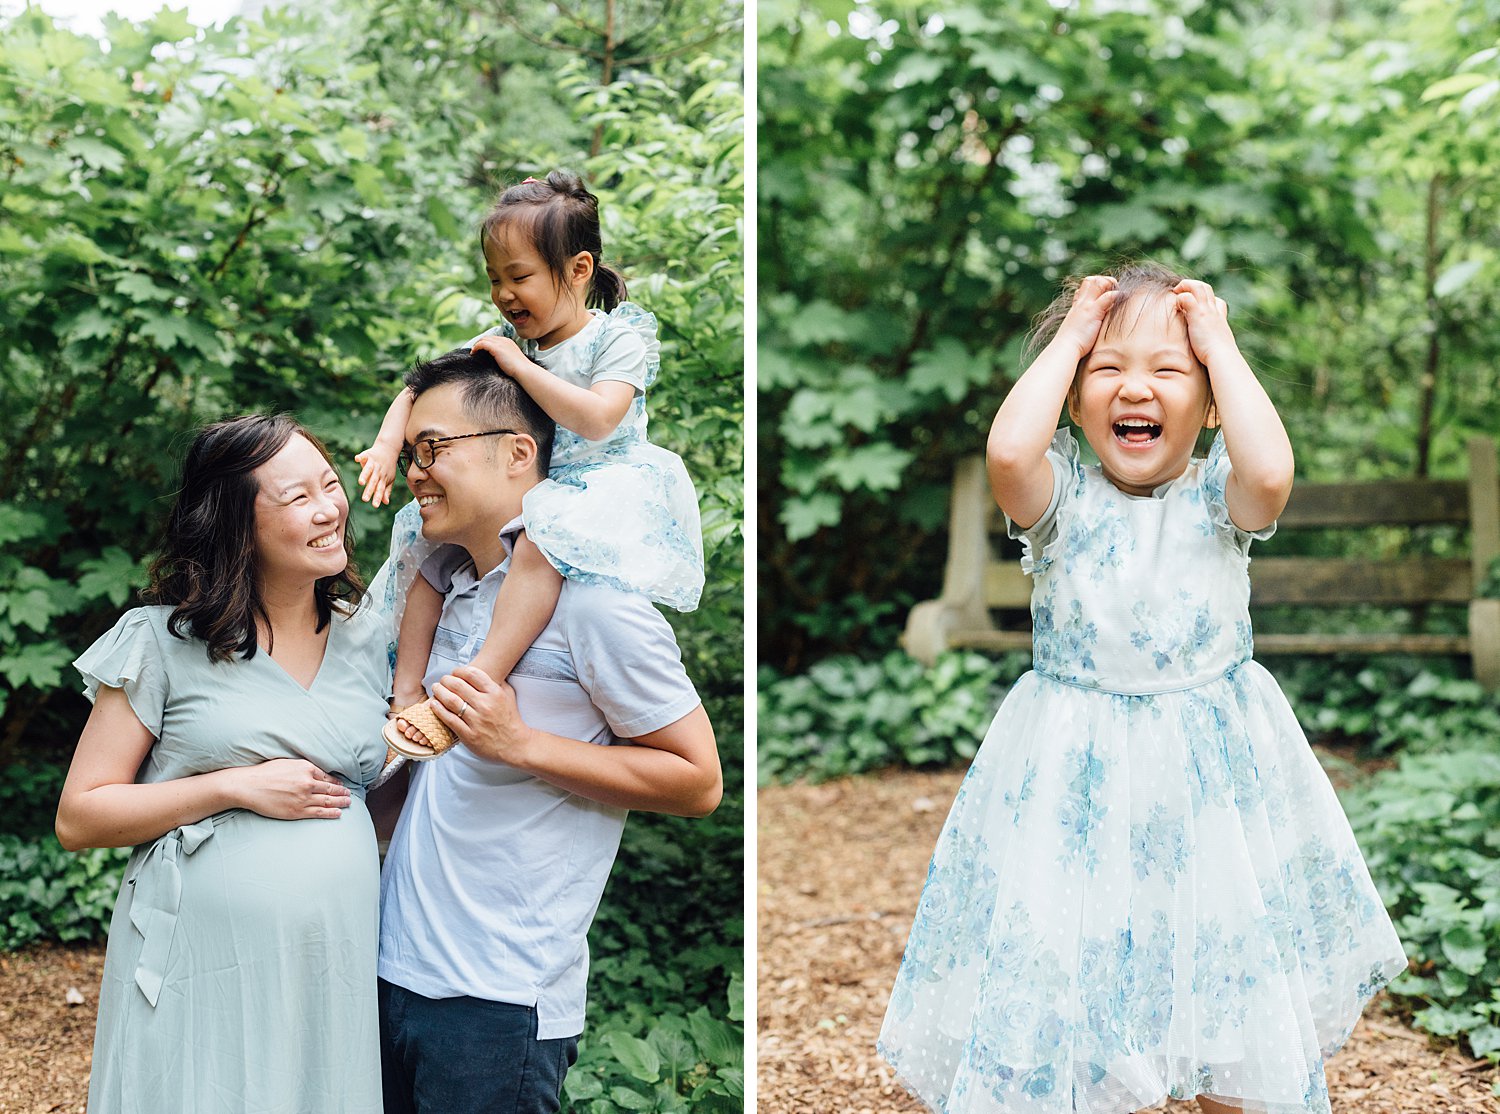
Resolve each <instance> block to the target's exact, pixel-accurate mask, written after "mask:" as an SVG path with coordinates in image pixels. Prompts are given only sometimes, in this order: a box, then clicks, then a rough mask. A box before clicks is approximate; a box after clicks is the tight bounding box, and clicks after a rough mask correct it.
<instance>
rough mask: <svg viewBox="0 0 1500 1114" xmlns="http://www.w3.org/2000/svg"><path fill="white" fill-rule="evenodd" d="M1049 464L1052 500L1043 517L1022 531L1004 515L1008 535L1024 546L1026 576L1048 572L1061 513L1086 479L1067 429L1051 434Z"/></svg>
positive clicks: (1048, 448) (1048, 449) (1022, 567)
mask: <svg viewBox="0 0 1500 1114" xmlns="http://www.w3.org/2000/svg"><path fill="white" fill-rule="evenodd" d="M1047 463H1048V464H1050V465H1052V499H1051V501H1050V502H1048V504H1047V509H1046V510H1045V511H1043V512H1042V517H1041V518H1039V519H1037V520H1036V521H1035V522H1034V523H1032V524H1031V525H1030V526H1028V527H1026V528H1025V529H1022V528H1021V527H1019V526H1017V525H1016V524H1015V523H1014V522H1012V521H1011V517H1010V515H1006V516H1005V532H1006V534H1008V535H1009V536H1010V537H1012V538H1016V539H1017V540H1019V541H1020V543H1021V571H1022V572H1023V573H1025V574H1026V575H1027V576H1034V575H1035V574H1037V573H1040V572H1045V571H1046V569H1047V566H1048V565H1050V564H1051V563H1052V557H1053V554H1051V553H1049V552H1047V550H1048V548H1049V547H1050V546H1052V543H1053V542H1055V541H1056V540H1057V534H1058V530H1057V517H1058V510H1059V509H1060V508H1061V507H1062V505H1063V504H1064V503H1065V502H1066V501H1067V500H1068V498H1069V497H1070V496H1071V495H1073V494H1074V492H1076V491H1077V488H1078V484H1079V482H1080V481H1081V480H1082V478H1083V464H1082V462H1081V461H1080V460H1079V457H1078V442H1077V441H1075V440H1074V439H1073V434H1072V433H1071V432H1070V431H1069V430H1067V429H1059V430H1058V431H1057V432H1056V433H1054V434H1053V435H1052V444H1051V445H1049V446H1048V447H1047Z"/></svg>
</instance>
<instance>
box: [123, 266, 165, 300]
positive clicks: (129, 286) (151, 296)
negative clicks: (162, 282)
mask: <svg viewBox="0 0 1500 1114" xmlns="http://www.w3.org/2000/svg"><path fill="white" fill-rule="evenodd" d="M115 289H116V290H117V291H119V292H120V293H121V294H124V295H125V297H127V298H129V299H130V300H131V301H132V302H169V301H171V300H172V297H173V294H172V291H170V290H166V289H163V288H162V287H160V286H157V285H156V283H154V282H152V281H151V280H150V279H149V278H147V277H146V276H145V275H142V274H139V273H137V272H135V271H127V272H126V273H125V274H123V275H121V276H120V277H119V278H117V279H115Z"/></svg>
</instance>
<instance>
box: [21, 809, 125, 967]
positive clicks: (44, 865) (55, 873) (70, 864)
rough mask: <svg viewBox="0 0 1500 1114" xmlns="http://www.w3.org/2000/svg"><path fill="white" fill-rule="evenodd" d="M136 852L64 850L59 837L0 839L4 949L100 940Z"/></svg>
mask: <svg viewBox="0 0 1500 1114" xmlns="http://www.w3.org/2000/svg"><path fill="white" fill-rule="evenodd" d="M129 857H130V848H128V847H125V848H119V847H111V848H96V849H94V850H91V851H82V852H79V853H76V854H75V853H73V852H70V851H64V850H63V849H62V845H61V844H59V843H58V842H57V840H56V838H54V837H53V836H47V837H45V838H43V839H36V840H26V839H22V838H20V837H19V836H10V835H5V836H0V910H3V913H0V917H3V918H4V919H3V920H0V951H10V950H13V949H15V948H19V947H21V946H22V945H24V944H29V943H31V942H33V941H35V940H61V941H63V942H65V943H66V942H68V941H73V940H98V939H102V938H103V937H104V935H105V933H106V932H107V931H108V929H109V918H110V916H111V914H113V912H114V908H115V896H116V894H118V893H119V890H120V878H121V876H122V875H123V874H124V872H125V860H126V859H128V858H129Z"/></svg>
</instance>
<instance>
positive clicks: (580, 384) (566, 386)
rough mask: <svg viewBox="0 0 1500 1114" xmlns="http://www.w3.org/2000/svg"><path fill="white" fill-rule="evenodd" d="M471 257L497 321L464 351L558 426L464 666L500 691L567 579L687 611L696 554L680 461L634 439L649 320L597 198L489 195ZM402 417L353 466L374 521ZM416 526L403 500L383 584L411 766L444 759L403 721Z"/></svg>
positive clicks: (551, 190)
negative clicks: (488, 616) (606, 256)
mask: <svg viewBox="0 0 1500 1114" xmlns="http://www.w3.org/2000/svg"><path fill="white" fill-rule="evenodd" d="M480 244H481V248H482V250H483V253H484V261H485V269H486V271H487V272H488V274H489V280H490V299H491V300H492V301H493V302H494V303H495V308H496V309H498V310H500V312H501V313H502V314H503V315H504V321H503V323H502V324H500V325H498V326H496V327H495V328H493V329H490V330H489V331H488V332H485V333H483V334H481V335H480V336H479V337H476V338H475V339H474V340H473V341H471V342H470V345H469V346H470V347H471V348H472V349H473V350H474V351H476V352H481V351H482V352H486V353H488V354H489V355H490V356H491V357H493V358H494V360H495V363H496V364H497V365H498V368H499V371H501V372H503V373H504V374H506V375H509V376H511V377H512V378H514V379H515V380H516V381H517V382H518V383H520V385H521V386H522V387H523V388H524V389H525V391H526V393H527V394H528V395H530V396H531V397H532V399H534V400H535V401H536V402H537V403H538V405H540V406H541V407H542V409H543V410H545V411H546V412H547V414H548V416H549V417H551V418H552V419H553V420H554V421H555V422H556V423H557V425H558V429H557V437H556V440H555V441H554V443H553V447H552V459H551V465H550V468H549V471H548V478H547V479H546V480H545V481H543V482H542V483H541V484H539V485H537V487H535V488H534V489H532V490H531V491H530V492H528V493H527V495H526V499H525V503H524V507H523V512H522V514H523V520H524V524H525V530H524V533H523V534H522V535H521V537H520V538H519V539H518V540H517V543H516V545H515V547H514V550H513V553H512V556H511V558H510V565H509V569H508V571H507V574H506V578H505V583H504V584H503V585H502V586H501V589H500V593H499V597H498V599H497V600H496V602H495V618H494V619H493V621H492V624H491V627H490V631H489V634H488V635H487V636H486V637H485V639H484V640H483V643H482V645H481V646H479V647H478V648H477V649H476V652H475V653H474V656H473V658H472V664H473V665H475V666H477V667H478V668H480V669H482V670H484V672H486V673H487V674H489V675H490V676H491V677H493V678H495V679H496V680H501V681H503V680H504V679H505V678H506V677H507V676H508V675H509V674H510V671H511V669H512V668H514V666H515V664H516V662H517V661H519V660H520V658H521V655H522V654H524V653H525V652H526V649H527V647H529V646H530V645H531V643H532V641H533V640H534V639H535V638H536V636H537V635H538V634H540V633H541V631H542V629H543V628H544V627H545V626H546V625H547V622H548V620H549V619H550V618H551V616H552V612H553V610H554V609H555V607H556V606H557V598H558V594H559V592H561V590H562V581H563V578H564V577H566V578H568V579H571V580H576V581H583V582H591V583H602V584H609V585H611V586H614V587H617V588H621V589H624V590H626V591H636V592H643V593H645V594H647V595H649V596H650V597H651V598H652V599H653V600H654V601H655V602H657V603H661V604H665V605H667V606H670V607H674V608H676V609H678V610H680V611H691V610H692V609H693V608H695V607H696V606H697V605H698V598H699V595H700V593H701V592H702V589H703V541H702V533H701V529H700V526H699V520H698V500H697V495H696V493H695V492H694V490H693V484H692V481H691V480H690V479H689V478H688V475H687V471H686V470H685V469H684V468H683V465H682V461H681V459H680V458H679V457H678V456H677V455H676V454H675V453H671V452H668V451H667V450H665V449H662V448H660V447H658V446H656V445H653V444H651V443H650V442H649V441H648V440H647V438H646V409H645V392H646V389H647V388H648V387H649V386H651V384H652V383H653V382H654V381H655V379H656V375H657V371H658V368H659V367H660V360H659V358H658V350H659V345H658V342H657V338H656V319H655V318H654V317H653V316H652V315H651V314H649V313H647V312H646V311H645V310H643V309H642V308H641V307H640V306H638V305H635V304H634V303H632V302H628V301H625V300H624V299H625V282H624V280H623V279H622V278H621V277H620V275H619V274H618V273H617V272H615V271H614V270H612V269H611V268H609V267H606V266H605V265H604V264H603V263H601V262H600V255H601V253H602V251H603V244H602V242H601V237H600V232H599V208H598V199H597V198H596V197H595V196H594V195H593V194H592V193H590V192H589V191H588V190H587V189H585V188H584V186H583V183H582V182H581V181H580V180H579V178H578V177H577V176H576V175H573V174H571V173H568V172H566V171H561V170H554V171H553V172H552V173H550V174H548V175H547V180H546V181H544V182H543V181H538V180H536V179H535V178H527V179H526V180H525V181H524V182H522V183H521V184H519V185H516V186H512V187H510V188H509V189H507V190H506V191H505V192H504V193H503V194H501V196H500V198H499V200H498V201H497V202H496V204H495V206H494V208H493V209H492V210H491V212H490V214H489V215H488V216H487V217H486V218H485V220H484V223H483V224H482V225H481V227H480ZM411 405H412V399H411V396H410V394H409V393H408V392H406V391H402V392H401V393H400V394H399V395H397V397H396V399H395V401H394V402H393V403H392V404H391V407H390V409H389V411H387V413H386V416H385V419H384V421H383V422H382V423H381V427H380V433H379V436H377V438H376V440H375V444H374V445H373V446H372V447H371V448H369V449H367V450H366V451H365V452H362V453H360V454H358V455H357V456H356V457H355V459H356V460H358V461H359V462H360V463H361V464H363V466H364V467H363V470H362V471H361V472H360V476H359V482H360V484H361V486H362V487H364V489H365V490H364V498H365V500H366V501H373V502H374V504H375V505H377V506H378V505H379V504H380V503H382V502H388V501H389V499H390V491H391V487H392V485H393V483H394V480H395V476H396V473H397V470H398V465H399V466H401V470H402V471H403V472H404V471H405V468H406V467H409V466H410V463H411V462H412V459H411V457H409V456H407V455H406V453H405V451H404V450H403V446H404V444H405V439H406V422H407V418H408V416H409V415H410V413H411ZM505 432H506V431H496V432H482V431H481V432H479V434H478V435H481V436H504V435H505ZM424 446H426V447H424ZM413 451H414V452H416V453H417V454H418V455H417V458H416V461H415V463H416V464H417V465H418V466H419V467H420V466H421V464H422V463H423V460H422V456H423V454H425V453H428V452H430V453H434V454H440V453H441V452H442V451H443V448H442V445H441V443H438V444H433V445H430V446H427V444H426V443H425V442H424V443H421V444H419V445H417V446H415V447H414V448H413ZM426 462H427V463H431V458H430V457H429V458H428V459H427V461H426ZM420 514H421V508H420V507H419V506H418V505H417V501H415V500H414V501H412V502H411V503H409V504H407V505H406V506H405V507H403V508H402V509H401V511H400V512H399V513H398V514H397V516H396V525H395V530H394V533H393V546H392V551H393V560H392V567H393V568H395V569H397V570H399V571H398V572H397V573H396V574H395V575H393V576H392V577H391V578H390V581H389V585H390V591H391V592H392V593H393V596H394V598H393V601H392V604H393V606H392V610H393V611H394V612H395V614H396V617H397V618H396V622H397V624H398V626H399V631H400V633H399V638H398V644H397V645H398V650H397V655H396V666H395V679H394V689H395V692H394V698H395V699H394V704H395V707H396V708H397V709H401V710H409V711H412V712H413V713H414V717H415V718H416V719H417V723H416V724H411V723H409V722H408V721H407V720H406V719H405V718H401V719H398V720H397V721H396V727H395V729H394V730H388V731H387V735H386V737H387V740H388V741H389V742H390V743H391V745H392V746H393V747H394V748H395V749H396V750H398V751H400V752H401V753H402V754H404V755H405V756H406V757H412V758H427V757H433V756H434V754H436V753H441V752H442V751H443V750H444V749H446V747H447V746H448V745H451V736H450V735H449V733H448V731H447V729H446V728H445V727H444V726H443V725H442V723H441V722H440V721H438V720H437V718H436V717H435V716H428V715H421V714H420V713H419V712H417V709H416V708H414V707H413V706H420V705H422V704H424V703H425V700H426V693H425V692H424V691H423V689H422V675H423V672H424V671H425V669H426V667H427V658H428V654H429V653H430V651H431V649H432V641H433V636H434V632H435V631H436V628H437V622H438V616H439V614H440V612H441V610H442V597H441V596H440V595H439V594H438V592H437V590H436V589H434V588H433V587H432V586H431V585H430V584H428V583H427V581H426V580H425V579H423V578H422V577H420V576H417V575H416V573H417V571H418V569H419V567H420V565H421V563H422V559H423V558H424V557H425V556H426V555H428V554H430V552H431V547H426V546H424V545H423V543H422V542H421V538H420V528H421V520H420ZM499 525H503V524H497V527H498V526H499ZM435 736H436V737H435ZM409 744H414V745H409Z"/></svg>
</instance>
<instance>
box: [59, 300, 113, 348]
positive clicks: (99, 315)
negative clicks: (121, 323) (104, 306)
mask: <svg viewBox="0 0 1500 1114" xmlns="http://www.w3.org/2000/svg"><path fill="white" fill-rule="evenodd" d="M117 325H118V322H117V321H116V320H115V319H114V318H112V317H110V316H108V315H107V314H105V313H104V312H103V311H101V310H100V309H99V308H98V307H96V306H90V307H89V308H88V309H86V310H84V311H83V312H82V313H80V314H79V315H78V316H77V317H75V318H73V320H71V321H69V322H68V323H67V324H66V325H64V326H63V330H64V335H66V336H67V337H68V339H69V340H74V341H80V340H98V339H100V338H102V337H107V336H110V335H112V334H113V333H114V331H115V328H116V327H117Z"/></svg>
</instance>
